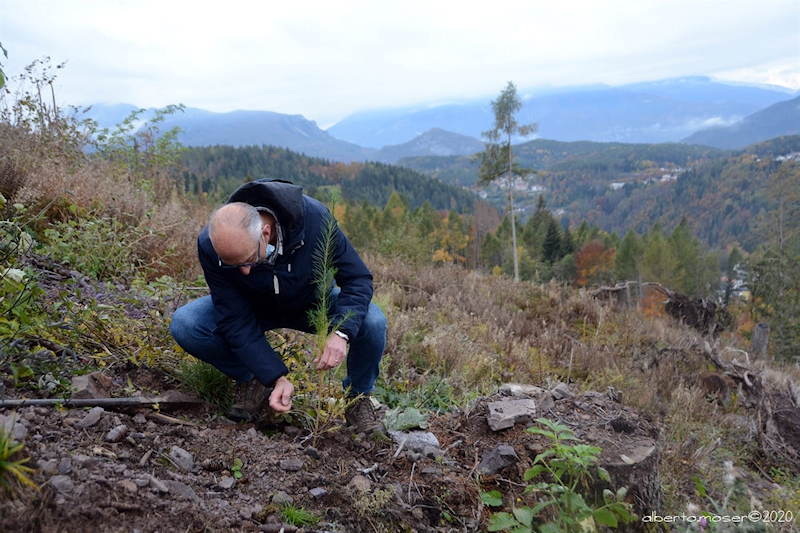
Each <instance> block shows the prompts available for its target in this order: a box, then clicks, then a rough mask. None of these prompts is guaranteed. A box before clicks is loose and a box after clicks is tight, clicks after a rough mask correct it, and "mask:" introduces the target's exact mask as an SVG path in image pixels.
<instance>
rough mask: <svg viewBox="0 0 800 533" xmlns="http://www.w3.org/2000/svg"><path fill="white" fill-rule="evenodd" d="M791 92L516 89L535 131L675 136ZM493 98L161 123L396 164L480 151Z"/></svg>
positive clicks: (588, 136)
mask: <svg viewBox="0 0 800 533" xmlns="http://www.w3.org/2000/svg"><path fill="white" fill-rule="evenodd" d="M786 91H787V90H786V89H784V88H770V87H767V88H764V87H754V86H745V85H735V84H728V83H721V82H717V81H713V80H710V79H709V78H703V77H690V78H675V79H669V80H661V81H655V82H647V83H638V84H632V85H626V86H622V87H609V86H605V85H588V86H579V87H560V88H546V89H536V90H528V89H520V90H519V94H520V97H521V99H522V100H523V102H524V105H523V108H522V110H521V111H520V112H519V113H518V116H517V117H516V118H517V120H518V121H519V122H520V123H531V122H536V123H538V124H539V132H538V135H537V138H539V139H550V140H555V141H564V142H575V141H594V142H618V143H666V142H678V141H680V140H681V139H686V138H687V137H689V136H690V135H692V134H693V133H695V132H697V131H698V130H701V129H704V128H707V127H709V126H729V125H732V124H734V123H736V122H739V121H740V120H742V119H743V118H745V117H748V116H749V115H752V114H753V113H756V112H757V111H760V110H762V109H764V108H766V107H768V106H771V105H773V104H776V103H778V102H782V101H786V100H788V99H790V98H792V95H791V94H787V92H786ZM795 96H796V95H795ZM491 99H492V98H489V97H487V98H480V99H473V100H468V101H463V102H459V103H447V104H441V105H427V106H422V107H417V108H404V109H390V110H380V111H370V112H361V113H357V114H354V115H351V116H349V117H347V118H345V119H344V120H342V121H340V122H339V123H337V124H335V125H334V126H332V127H331V128H329V129H328V130H327V131H323V130H321V129H320V128H318V127H317V125H316V123H314V122H313V121H310V120H307V119H306V118H304V117H303V116H301V115H285V114H281V113H274V112H270V111H233V112H230V113H213V112H210V111H206V110H203V109H196V108H187V109H185V110H184V112H183V113H176V114H174V115H170V116H167V117H166V120H165V121H164V122H163V123H162V124H161V125H160V127H161V128H162V130H163V129H168V128H171V127H173V126H179V127H180V128H181V129H182V130H183V133H182V134H181V136H180V137H179V139H180V141H181V142H183V143H184V144H186V145H187V146H215V145H229V146H260V145H272V146H278V147H283V148H288V149H291V150H294V151H297V152H301V153H304V154H306V155H308V156H312V157H320V158H324V159H328V160H332V161H342V162H351V161H368V160H374V161H380V162H391V163H393V162H397V161H399V160H400V159H404V158H409V157H428V156H435V155H440V154H450V155H454V156H458V155H461V154H468V153H474V152H477V151H479V150H481V149H482V145H481V144H480V141H478V139H480V138H481V134H482V132H484V131H486V130H488V129H490V128H491V127H492V125H493V122H494V116H493V113H492V109H491V105H490V103H491ZM136 109H138V108H136V107H134V106H132V105H129V104H119V105H114V106H109V105H96V106H93V107H92V108H91V109H90V110H89V112H88V113H87V116H88V117H89V118H94V119H95V120H97V121H98V123H99V124H100V126H101V127H109V128H112V129H113V127H114V126H115V125H116V124H118V123H120V122H121V121H122V120H123V119H125V118H126V117H127V116H129V114H130V112H131V111H133V110H136ZM153 111H154V110H153V109H148V110H146V112H145V113H143V114H142V116H141V117H140V118H141V119H143V120H146V119H147V118H150V117H152V116H153ZM792 116H796V115H792ZM775 120H778V119H777V118H776V119H775ZM762 138H764V137H757V139H762ZM521 141H522V139H516V140H515V142H521ZM694 142H699V141H694ZM749 142H752V141H751V140H743V141H741V142H740V143H738V145H744V144H748V143H749ZM381 148H382V149H381ZM379 149H381V150H380V151H379Z"/></svg>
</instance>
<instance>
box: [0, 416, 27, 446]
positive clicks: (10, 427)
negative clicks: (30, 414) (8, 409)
mask: <svg viewBox="0 0 800 533" xmlns="http://www.w3.org/2000/svg"><path fill="white" fill-rule="evenodd" d="M26 414H27V413H26ZM0 429H3V430H4V431H5V432H6V433H11V438H12V439H13V440H15V441H17V442H21V441H22V440H23V439H24V438H25V436H26V435H27V434H28V428H26V427H25V426H24V425H23V424H22V422H20V421H19V416H18V415H17V414H15V413H11V414H9V415H0Z"/></svg>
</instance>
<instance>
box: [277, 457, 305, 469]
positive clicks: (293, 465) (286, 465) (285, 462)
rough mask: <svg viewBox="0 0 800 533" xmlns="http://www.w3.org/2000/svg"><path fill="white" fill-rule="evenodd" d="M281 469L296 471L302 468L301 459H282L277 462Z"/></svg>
mask: <svg viewBox="0 0 800 533" xmlns="http://www.w3.org/2000/svg"><path fill="white" fill-rule="evenodd" d="M279 465H280V467H281V470H285V471H287V472H297V471H298V470H300V469H302V468H303V460H302V459H299V458H289V459H282V460H281V462H280V463H279Z"/></svg>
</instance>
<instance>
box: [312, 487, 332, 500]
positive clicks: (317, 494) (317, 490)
mask: <svg viewBox="0 0 800 533" xmlns="http://www.w3.org/2000/svg"><path fill="white" fill-rule="evenodd" d="M308 492H309V494H311V496H313V497H314V499H315V500H321V499H322V498H324V497H325V496H327V495H328V491H327V490H325V489H323V488H322V487H314V488H313V489H311V490H310V491H308Z"/></svg>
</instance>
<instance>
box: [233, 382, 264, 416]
mask: <svg viewBox="0 0 800 533" xmlns="http://www.w3.org/2000/svg"><path fill="white" fill-rule="evenodd" d="M270 394H272V388H268V387H265V386H264V385H262V384H261V382H260V381H258V380H257V379H256V378H251V379H250V381H243V382H238V383H236V401H235V402H234V404H233V406H232V407H231V408H230V409H228V412H227V413H226V415H225V416H227V417H228V418H230V419H231V420H235V421H237V422H250V421H252V420H255V419H256V418H258V413H259V412H260V411H261V409H262V408H263V407H264V404H265V403H267V402H268V401H269V395H270Z"/></svg>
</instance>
